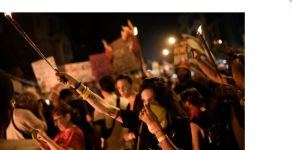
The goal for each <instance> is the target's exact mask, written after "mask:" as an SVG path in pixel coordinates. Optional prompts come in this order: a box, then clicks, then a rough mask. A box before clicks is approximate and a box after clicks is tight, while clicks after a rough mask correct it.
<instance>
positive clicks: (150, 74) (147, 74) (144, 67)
mask: <svg viewBox="0 0 292 150" xmlns="http://www.w3.org/2000/svg"><path fill="white" fill-rule="evenodd" d="M142 68H143V71H144V73H145V75H146V76H147V77H149V78H150V77H153V74H152V73H150V72H149V71H147V65H146V64H145V63H143V66H142Z"/></svg>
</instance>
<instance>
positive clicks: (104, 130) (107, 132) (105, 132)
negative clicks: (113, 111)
mask: <svg viewBox="0 0 292 150" xmlns="http://www.w3.org/2000/svg"><path fill="white" fill-rule="evenodd" d="M117 108H120V97H118V98H117ZM115 122H116V120H115V119H113V124H112V126H111V128H109V129H107V128H106V125H105V122H104V123H103V124H102V132H101V137H102V138H104V139H107V138H109V137H110V136H111V134H112V131H113V129H114V126H115Z"/></svg>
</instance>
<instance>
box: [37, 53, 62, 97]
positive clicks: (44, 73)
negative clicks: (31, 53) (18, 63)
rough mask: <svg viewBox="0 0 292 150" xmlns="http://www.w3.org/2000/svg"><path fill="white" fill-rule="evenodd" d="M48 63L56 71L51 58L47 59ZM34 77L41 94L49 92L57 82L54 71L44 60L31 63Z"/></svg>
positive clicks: (53, 60)
mask: <svg viewBox="0 0 292 150" xmlns="http://www.w3.org/2000/svg"><path fill="white" fill-rule="evenodd" d="M47 60H48V62H50V64H51V65H52V66H53V67H54V68H55V69H57V66H56V63H55V59H54V57H53V56H51V57H47ZM31 66H32V69H33V72H34V75H35V77H36V79H37V82H38V85H39V86H40V88H41V92H42V93H46V92H50V88H52V87H54V86H55V85H56V84H57V83H58V81H57V79H56V76H55V70H54V69H53V68H51V66H50V65H49V64H48V63H47V62H46V61H45V60H43V59H42V60H38V61H35V62H33V63H31Z"/></svg>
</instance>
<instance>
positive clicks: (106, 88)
mask: <svg viewBox="0 0 292 150" xmlns="http://www.w3.org/2000/svg"><path fill="white" fill-rule="evenodd" d="M99 84H100V87H101V88H100V90H101V94H102V95H103V97H104V101H105V102H107V103H108V104H110V105H113V106H117V101H118V100H119V108H120V109H123V110H126V108H127V106H128V105H129V102H128V100H127V99H125V98H122V97H120V98H118V97H117V95H116V94H115V93H114V92H115V80H114V79H113V78H112V77H111V76H105V77H103V78H102V79H101V80H100V82H99ZM93 121H94V128H95V132H96V133H95V134H94V135H95V138H94V139H95V140H96V141H95V143H96V144H97V146H98V147H99V148H100V149H101V145H102V144H101V137H102V135H104V134H105V132H110V131H109V129H111V128H112V127H113V128H112V131H111V134H110V136H109V137H108V138H107V139H105V140H104V144H103V145H104V146H103V149H106V150H123V149H124V139H123V134H124V132H125V131H126V130H125V129H124V128H123V127H122V125H121V123H120V122H118V121H115V122H114V126H113V121H114V119H112V118H111V117H109V116H107V115H104V114H103V113H100V112H98V111H97V110H95V111H94V118H93ZM103 132H104V133H103ZM95 147H96V146H95Z"/></svg>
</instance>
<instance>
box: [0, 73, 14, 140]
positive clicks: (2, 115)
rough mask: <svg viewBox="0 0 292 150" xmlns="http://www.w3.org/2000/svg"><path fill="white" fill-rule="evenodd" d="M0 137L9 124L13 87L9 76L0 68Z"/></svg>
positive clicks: (2, 136) (0, 137)
mask: <svg viewBox="0 0 292 150" xmlns="http://www.w3.org/2000/svg"><path fill="white" fill-rule="evenodd" d="M0 85H1V86H0V95H1V105H0V139H4V134H5V131H6V126H7V125H8V124H9V121H10V119H11V114H10V113H11V112H12V103H11V101H12V97H13V93H14V88H13V84H12V81H11V79H10V78H9V76H8V75H7V74H6V73H5V72H4V71H2V70H1V69H0Z"/></svg>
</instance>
